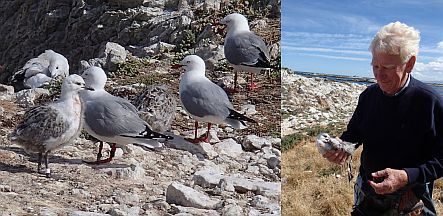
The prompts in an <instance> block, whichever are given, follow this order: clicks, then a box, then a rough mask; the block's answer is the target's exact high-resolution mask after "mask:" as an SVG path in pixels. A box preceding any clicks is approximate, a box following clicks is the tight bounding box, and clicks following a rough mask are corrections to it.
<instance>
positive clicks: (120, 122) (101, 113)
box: [85, 97, 147, 136]
mask: <svg viewBox="0 0 443 216" xmlns="http://www.w3.org/2000/svg"><path fill="white" fill-rule="evenodd" d="M124 101H126V100H124ZM124 101H122V100H115V99H112V98H109V97H107V98H97V99H95V100H92V101H87V102H86V103H85V123H86V124H87V125H88V126H89V128H91V130H93V131H94V132H95V133H96V134H98V135H100V136H116V135H121V134H130V133H137V134H138V133H140V132H142V131H143V130H144V129H145V128H146V125H147V123H146V122H144V121H143V120H142V119H140V118H139V116H138V115H137V113H136V112H134V111H133V110H132V107H134V106H129V105H128V103H126V102H124ZM134 108H135V107H134Z"/></svg>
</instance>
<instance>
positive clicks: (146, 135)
mask: <svg viewBox="0 0 443 216" xmlns="http://www.w3.org/2000/svg"><path fill="white" fill-rule="evenodd" d="M120 136H122V137H130V138H137V139H156V140H172V139H174V137H172V136H168V135H164V134H161V133H158V132H155V131H153V130H151V128H150V127H149V126H148V125H146V128H145V130H144V131H142V132H140V133H139V134H138V135H136V134H121V135H120Z"/></svg>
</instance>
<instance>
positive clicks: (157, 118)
mask: <svg viewBox="0 0 443 216" xmlns="http://www.w3.org/2000/svg"><path fill="white" fill-rule="evenodd" d="M133 103H134V106H135V107H136V108H137V110H138V114H139V115H140V117H141V118H142V119H143V120H145V121H146V122H148V123H149V125H151V126H152V129H153V130H154V131H158V132H161V133H162V132H165V131H167V130H169V129H170V128H171V124H172V122H173V121H174V117H175V112H176V108H177V99H176V97H175V96H174V95H173V94H172V93H171V91H170V90H169V89H168V87H167V86H166V85H150V86H147V87H146V88H145V89H144V90H143V91H142V93H141V94H140V95H139V96H138V97H137V98H136V99H135V100H134V101H133Z"/></svg>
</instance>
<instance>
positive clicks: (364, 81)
mask: <svg viewBox="0 0 443 216" xmlns="http://www.w3.org/2000/svg"><path fill="white" fill-rule="evenodd" d="M285 69H287V70H289V71H291V72H292V73H295V74H298V75H302V76H305V77H319V78H324V79H327V80H332V81H336V82H352V83H357V84H362V85H369V84H373V83H376V82H377V81H376V80H375V79H374V78H369V77H358V76H346V75H336V74H326V73H315V72H305V71H296V70H292V69H289V68H285ZM425 83H427V84H429V85H431V86H435V87H443V83H432V82H425Z"/></svg>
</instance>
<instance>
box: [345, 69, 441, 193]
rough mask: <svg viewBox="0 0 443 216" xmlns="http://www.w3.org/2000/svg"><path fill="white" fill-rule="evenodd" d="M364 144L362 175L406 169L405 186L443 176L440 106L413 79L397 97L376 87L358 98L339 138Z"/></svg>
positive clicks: (428, 89)
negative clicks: (390, 169) (406, 182)
mask: <svg viewBox="0 0 443 216" xmlns="http://www.w3.org/2000/svg"><path fill="white" fill-rule="evenodd" d="M341 139H342V140H345V141H348V142H353V143H359V145H361V144H363V151H362V155H361V159H360V160H361V167H360V172H361V173H360V174H361V175H364V176H366V177H367V178H369V176H370V175H371V173H372V172H375V171H379V170H383V169H385V168H392V169H404V170H405V171H406V172H407V174H408V181H409V183H420V184H423V183H426V182H433V181H434V180H435V179H437V178H439V177H441V176H442V175H443V101H442V98H441V97H440V96H439V95H438V93H437V92H436V91H435V90H433V89H432V88H431V87H430V86H428V85H426V84H424V83H422V82H420V81H418V80H416V79H414V78H413V77H411V79H410V83H409V85H408V86H407V87H406V88H405V89H404V90H403V91H402V92H400V93H399V94H397V95H395V96H387V95H385V94H384V93H383V92H382V90H381V89H380V87H379V86H378V84H374V85H371V86H369V87H368V88H367V89H366V90H365V91H363V93H361V95H360V97H359V101H358V105H357V108H356V109H355V111H354V114H353V116H352V118H351V120H350V122H349V124H348V127H347V130H346V131H345V132H344V133H343V134H342V136H341Z"/></svg>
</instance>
